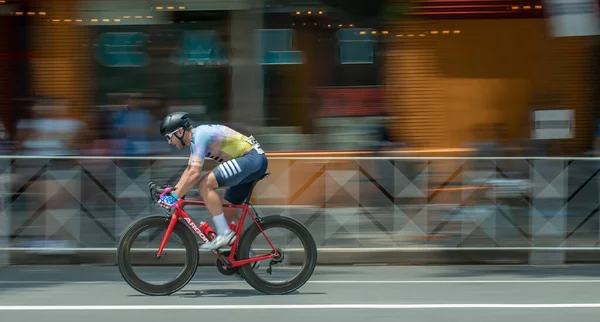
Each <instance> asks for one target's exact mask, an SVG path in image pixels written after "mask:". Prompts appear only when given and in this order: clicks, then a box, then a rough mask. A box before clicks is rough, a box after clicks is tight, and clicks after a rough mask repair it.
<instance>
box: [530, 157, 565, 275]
mask: <svg viewBox="0 0 600 322" xmlns="http://www.w3.org/2000/svg"><path fill="white" fill-rule="evenodd" d="M566 164H567V161H566V160H534V161H533V162H532V166H531V167H530V178H531V180H532V182H533V189H532V199H531V206H530V210H529V215H530V223H531V225H530V227H531V228H530V233H531V246H532V247H560V246H563V243H564V242H565V239H566V228H567V225H566V217H567V209H566V208H567V207H566V199H567V196H568V185H567V181H568V167H567V166H566ZM529 261H530V264H534V265H536V264H562V263H564V262H565V251H564V250H557V249H551V250H539V249H533V250H532V251H531V253H530V256H529Z"/></svg>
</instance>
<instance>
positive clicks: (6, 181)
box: [0, 159, 12, 266]
mask: <svg viewBox="0 0 600 322" xmlns="http://www.w3.org/2000/svg"><path fill="white" fill-rule="evenodd" d="M10 164H11V162H10V159H0V169H3V170H4V172H3V174H2V175H0V196H1V198H0V266H5V265H9V264H10V253H9V251H8V247H9V244H10V243H9V241H10V238H9V237H10V227H11V226H10V213H9V209H10V207H9V204H10V197H11V196H10V192H11V173H12V171H11V166H10Z"/></svg>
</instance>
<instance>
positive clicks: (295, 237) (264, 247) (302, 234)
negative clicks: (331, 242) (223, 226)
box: [237, 215, 317, 295]
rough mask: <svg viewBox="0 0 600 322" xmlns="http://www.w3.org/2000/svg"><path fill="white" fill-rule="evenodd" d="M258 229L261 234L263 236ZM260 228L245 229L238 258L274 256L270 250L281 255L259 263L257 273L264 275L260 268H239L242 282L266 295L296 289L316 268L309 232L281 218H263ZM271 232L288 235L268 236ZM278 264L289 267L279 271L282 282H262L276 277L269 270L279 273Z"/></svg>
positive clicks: (300, 225) (313, 245) (314, 253)
mask: <svg viewBox="0 0 600 322" xmlns="http://www.w3.org/2000/svg"><path fill="white" fill-rule="evenodd" d="M260 228H262V230H263V231H264V235H263V231H261V229H260ZM260 228H259V227H258V226H257V225H256V224H255V223H253V224H251V225H250V226H249V227H248V228H247V229H246V231H245V232H244V234H243V235H242V237H241V240H240V245H239V250H238V251H237V256H238V257H239V259H240V260H243V259H248V258H249V257H250V256H252V257H256V256H260V255H265V254H268V253H273V247H275V249H277V252H278V253H280V257H279V258H274V259H272V260H265V261H261V267H260V271H262V270H263V269H265V271H266V272H267V273H266V274H261V273H259V269H256V268H255V266H256V265H252V264H247V265H243V266H241V267H240V269H241V271H242V275H243V276H244V279H245V280H246V282H248V284H249V285H250V286H252V287H253V288H254V289H256V290H257V291H259V292H262V293H265V294H269V295H282V294H289V293H292V292H294V291H296V290H298V289H299V288H300V287H302V286H303V285H304V284H305V283H306V282H307V281H308V280H309V279H310V277H311V276H312V274H313V272H314V270H315V266H316V265H317V245H316V242H315V240H314V238H313V236H312V235H311V234H310V231H308V229H307V228H306V227H305V226H304V225H303V224H302V223H300V222H298V221H296V220H294V219H292V218H289V217H285V216H280V215H275V216H268V217H264V218H263V222H262V223H260ZM271 229H282V230H287V231H288V232H285V233H271V232H269V230H271ZM265 235H266V236H267V238H265ZM267 239H268V240H267ZM256 240H264V242H259V243H258V245H254V244H253V243H254V242H255V241H256ZM270 245H273V247H271V246H270ZM251 254H252V255H251ZM265 262H266V263H265ZM300 263H302V264H300ZM279 265H282V266H287V265H289V267H286V268H283V269H282V273H281V275H280V276H281V277H282V278H284V279H285V280H283V281H279V282H272V281H267V280H265V279H263V277H264V278H271V277H273V275H279V274H273V273H272V272H273V271H272V269H273V268H275V269H277V270H278V269H279ZM265 266H267V267H265ZM298 266H300V269H299V272H298V273H297V274H296V275H295V276H293V277H291V275H292V274H291V273H290V271H292V270H294V269H296V268H298Z"/></svg>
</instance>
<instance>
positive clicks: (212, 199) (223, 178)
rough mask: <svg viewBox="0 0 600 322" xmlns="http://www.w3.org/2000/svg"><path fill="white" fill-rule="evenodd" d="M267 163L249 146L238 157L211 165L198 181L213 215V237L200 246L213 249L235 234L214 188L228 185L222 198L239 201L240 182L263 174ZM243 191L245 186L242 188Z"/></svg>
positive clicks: (243, 184) (244, 183) (245, 183)
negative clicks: (204, 175)
mask: <svg viewBox="0 0 600 322" xmlns="http://www.w3.org/2000/svg"><path fill="white" fill-rule="evenodd" d="M267 166H268V163H267V159H266V156H265V155H264V154H259V153H257V152H256V151H255V150H251V151H250V152H248V153H247V154H246V155H244V156H242V157H239V158H236V159H233V160H230V161H227V162H224V163H222V164H220V165H219V166H217V167H215V168H214V169H213V170H212V171H211V172H209V173H208V174H207V176H206V177H205V178H203V179H202V180H201V181H200V185H199V187H198V188H199V190H200V194H201V195H202V198H203V200H204V201H205V202H206V204H207V207H208V210H209V212H210V213H211V215H213V216H214V217H213V220H215V225H217V227H216V228H217V237H216V238H215V239H213V240H212V241H211V242H210V243H206V244H203V245H202V246H201V247H202V248H205V249H217V248H219V247H222V246H224V245H226V244H228V243H229V242H231V241H233V237H235V233H234V232H232V231H231V230H230V229H229V225H228V223H227V219H225V216H224V212H223V206H222V204H223V201H222V200H221V197H220V196H219V195H218V194H217V192H216V191H215V190H216V189H217V188H224V187H229V189H228V190H227V194H226V198H225V199H227V201H229V202H231V203H233V204H239V203H241V202H243V199H244V197H245V196H243V197H240V195H241V192H243V190H244V186H248V183H250V182H252V181H254V180H257V179H258V178H259V177H260V176H261V175H263V174H264V173H265V172H266V170H267ZM248 188H249V186H248ZM246 191H248V190H247V189H246ZM246 194H247V193H246Z"/></svg>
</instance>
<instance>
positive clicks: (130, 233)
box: [117, 216, 199, 296]
mask: <svg viewBox="0 0 600 322" xmlns="http://www.w3.org/2000/svg"><path fill="white" fill-rule="evenodd" d="M170 221H171V218H168V217H164V216H151V217H146V218H142V219H140V220H138V221H136V222H134V223H133V224H131V225H130V226H129V227H128V228H127V229H126V231H125V233H124V234H123V236H122V237H121V240H120V241H119V246H118V251H117V265H118V267H119V272H120V273H121V276H123V279H125V281H126V282H127V284H129V285H130V286H131V287H132V288H133V289H135V290H137V291H138V292H140V293H142V294H146V295H154V296H160V295H169V294H172V293H175V292H177V291H179V290H181V289H182V288H183V287H185V286H186V285H187V284H188V283H189V282H190V280H191V279H192V278H193V277H194V274H195V273H196V269H197V268H198V257H199V251H198V245H197V243H196V238H195V236H194V234H192V232H191V231H190V230H189V229H188V228H187V227H186V226H185V225H184V224H183V223H182V222H177V224H176V225H175V228H174V229H173V231H172V232H171V235H170V236H169V240H168V241H167V245H166V247H165V249H164V251H163V256H162V257H161V258H159V259H157V258H156V253H157V251H158V248H159V245H160V242H161V241H162V239H163V237H164V234H165V233H166V231H167V228H168V226H169V222H170ZM139 236H143V237H142V238H141V240H142V242H144V243H151V244H152V246H150V247H149V248H148V249H143V248H142V247H140V246H139V245H138V244H137V243H136V246H134V242H135V241H136V239H137V238H138V237H139ZM177 238H178V240H179V241H177ZM172 239H175V241H173V242H172V241H171V240H172ZM135 260H138V261H140V263H139V264H135V263H134V262H135ZM178 260H179V261H182V262H183V270H182V271H181V273H179V274H178V275H177V276H176V277H175V278H173V279H172V280H170V281H168V282H166V283H163V284H154V283H151V282H149V281H146V280H145V279H143V278H141V277H140V275H141V274H137V273H136V272H135V271H134V269H137V268H141V267H143V268H141V270H144V269H145V270H146V271H149V275H150V276H151V278H156V279H157V278H162V277H164V275H167V274H166V272H165V269H172V268H173V266H175V263H176V262H177V261H178Z"/></svg>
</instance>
